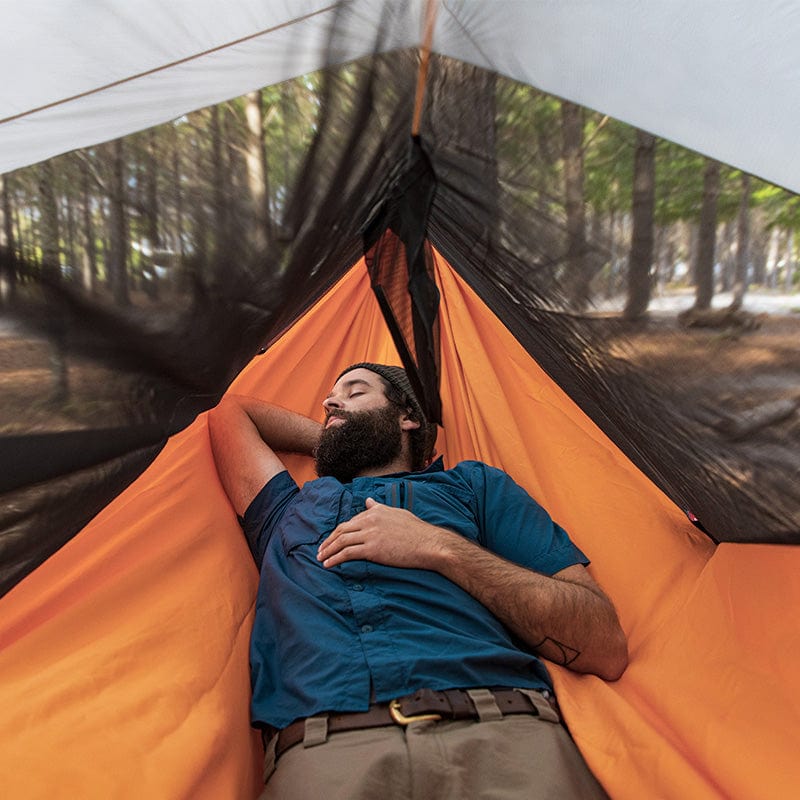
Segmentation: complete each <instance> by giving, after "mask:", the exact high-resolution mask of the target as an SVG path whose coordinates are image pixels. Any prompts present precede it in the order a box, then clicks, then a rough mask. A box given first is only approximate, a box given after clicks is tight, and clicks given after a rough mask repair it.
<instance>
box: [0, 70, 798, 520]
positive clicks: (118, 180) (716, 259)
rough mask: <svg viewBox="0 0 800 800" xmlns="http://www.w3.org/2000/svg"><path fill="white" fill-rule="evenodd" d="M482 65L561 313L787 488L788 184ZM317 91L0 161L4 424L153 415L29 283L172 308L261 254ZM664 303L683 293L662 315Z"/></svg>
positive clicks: (49, 425)
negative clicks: (33, 316) (547, 238)
mask: <svg viewBox="0 0 800 800" xmlns="http://www.w3.org/2000/svg"><path fill="white" fill-rule="evenodd" d="M349 69H350V72H348V69H345V70H344V71H343V72H342V76H343V78H342V79H343V80H345V81H347V80H353V81H355V80H356V78H357V71H358V67H357V66H354V67H351V68H349ZM453 69H457V67H455V66H454V67H453ZM492 80H493V81H494V82H495V107H494V114H495V120H496V123H497V131H498V136H497V141H496V159H497V164H496V165H495V168H496V171H497V176H498V180H499V181H502V182H503V183H504V184H505V185H506V186H507V187H511V190H512V191H513V192H514V193H515V197H517V198H518V199H519V202H520V203H522V204H524V206H525V207H527V208H529V209H530V212H531V214H535V215H541V216H543V217H547V218H548V219H553V220H557V222H558V225H557V226H556V229H557V233H556V234H554V236H555V239H556V241H555V242H554V243H551V246H552V248H555V250H557V251H558V253H559V257H558V258H555V259H553V260H552V262H551V264H550V267H549V275H545V276H544V279H549V280H552V281H554V282H555V283H557V284H558V286H559V291H558V293H557V295H556V296H557V297H558V298H559V301H558V302H557V306H558V308H557V309H556V310H557V311H559V312H560V313H568V314H576V315H582V316H585V317H586V318H587V319H589V320H591V322H592V324H594V325H596V326H598V327H599V328H605V336H606V340H607V342H608V346H609V349H610V351H611V352H612V353H614V355H615V356H617V357H620V358H624V359H626V360H627V361H628V362H630V363H632V364H634V365H636V367H637V368H638V369H640V370H642V371H643V372H644V373H645V374H647V375H648V376H651V377H654V378H656V379H658V380H660V381H662V382H663V383H664V384H665V385H667V386H668V387H669V391H670V393H671V399H672V402H673V403H674V404H675V405H676V406H678V407H681V408H682V409H683V410H684V412H685V413H686V414H687V415H689V416H691V417H693V418H694V419H695V420H696V421H698V422H699V423H700V424H703V425H705V426H706V427H707V428H708V430H709V432H710V435H712V436H716V437H719V438H722V439H728V440H732V441H736V442H737V443H738V444H737V446H738V447H740V448H744V449H745V450H746V449H747V448H748V447H751V446H752V447H753V448H754V452H755V450H757V451H758V453H759V459H760V462H761V463H762V464H764V463H765V458H766V461H767V462H769V469H771V470H772V471H774V473H775V475H776V476H777V477H775V478H774V480H773V483H775V481H777V483H778V484H781V483H782V482H784V481H785V482H786V485H787V486H789V487H790V489H791V490H793V488H794V484H795V483H798V481H797V478H798V476H800V463H798V454H797V449H798V448H797V447H796V443H797V440H798V433H800V422H798V419H797V409H798V407H799V406H800V381H799V380H798V375H800V355H798V347H797V342H798V336H799V335H800V296H798V300H797V303H796V304H794V303H793V302H792V296H793V295H795V294H797V293H798V290H800V263H798V236H797V233H798V231H800V201H798V197H797V196H796V195H794V194H792V193H790V192H788V191H786V190H784V189H782V188H781V187H779V186H775V185H772V184H768V183H766V182H764V181H761V180H759V179H758V178H755V177H753V176H751V175H748V174H746V173H743V172H741V171H739V170H737V169H734V168H732V167H729V166H726V165H724V164H721V163H719V162H717V161H715V160H712V159H709V158H707V157H705V156H703V155H700V154H698V153H695V152H692V151H689V150H687V149H685V148H683V147H681V146H679V145H676V144H674V143H671V142H667V141H664V140H661V139H658V138H657V137H654V136H652V135H651V134H649V133H647V132H645V131H642V130H638V129H635V128H632V127H630V126H628V125H626V124H624V123H622V122H619V121H617V120H614V119H611V118H609V117H607V116H603V115H601V114H598V113H596V112H594V111H592V110H589V109H585V108H581V107H579V106H576V105H574V104H572V103H568V102H565V101H561V100H559V99H558V98H555V97H552V96H549V95H546V94H543V93H541V92H539V91H537V90H536V89H534V88H532V87H530V86H527V85H523V84H517V83H515V82H513V81H510V80H507V79H505V78H501V77H499V76H493V77H492ZM320 91H321V77H320V75H317V74H312V75H308V76H304V77H302V78H298V79H295V80H292V81H288V82H286V83H283V84H280V85H278V86H274V87H270V88H266V89H262V90H259V91H255V92H252V93H250V94H248V95H246V96H243V97H240V98H238V99H235V100H231V101H229V102H226V103H221V104H219V105H216V106H212V107H210V108H206V109H203V110H200V111H196V112H193V113H191V114H188V115H186V116H182V117H180V118H179V119H176V120H174V121H172V122H170V123H167V124H165V125H161V126H159V127H157V128H153V129H150V130H147V131H142V132H140V133H136V134H133V135H130V136H127V137H125V138H123V139H119V140H116V141H113V142H109V143H106V144H102V145H98V146H95V147H91V148H87V149H84V150H80V151H75V152H71V153H67V154H64V155H62V156H59V157H57V158H53V159H51V160H49V161H45V162H43V163H41V164H37V165H34V166H31V167H27V168H24V169H20V170H17V171H15V172H13V173H10V174H6V175H3V176H0V223H1V224H0V249H2V250H3V251H4V252H5V253H6V254H8V256H9V257H7V258H5V259H4V260H3V261H2V271H0V304H1V305H0V308H1V309H2V312H3V313H2V314H0V400H1V401H2V402H0V432H2V433H4V434H8V433H28V432H31V431H39V430H65V429H71V428H82V427H91V426H92V424H93V420H94V419H95V418H96V416H97V414H98V413H100V412H102V413H103V418H104V419H105V420H106V421H108V413H107V412H108V410H109V409H116V411H113V413H114V414H117V416H118V417H119V419H117V420H116V421H117V422H118V423H119V424H125V423H126V421H127V420H128V419H130V418H131V417H132V418H137V419H142V418H143V417H146V416H147V406H148V403H149V402H151V401H152V398H143V397H142V394H141V391H142V389H141V387H139V386H137V387H134V386H132V385H127V384H126V383H125V381H124V378H123V377H121V376H120V374H118V373H116V372H114V371H111V370H107V369H106V368H105V367H104V366H103V364H102V363H100V362H93V361H86V360H81V359H80V358H79V357H75V356H73V355H71V354H69V353H68V352H66V351H65V350H63V349H62V348H60V347H59V345H58V337H55V338H54V337H47V336H41V335H38V334H34V333H31V332H30V331H27V330H25V328H24V327H21V326H19V325H18V324H17V323H16V322H15V319H16V315H15V313H14V312H15V310H16V309H19V308H24V306H25V305H26V303H28V302H29V301H31V300H32V299H33V298H34V296H35V295H36V294H37V293H39V292H41V291H42V286H43V285H61V286H64V287H68V288H69V289H70V290H74V291H75V292H76V293H81V294H83V295H85V296H88V297H91V298H93V300H94V301H96V302H98V303H101V304H103V303H104V304H107V305H109V306H113V307H115V308H131V309H144V310H148V311H159V312H161V313H162V314H163V315H165V317H168V316H169V315H171V314H172V315H174V314H175V313H176V310H177V309H179V308H181V306H182V304H184V302H185V299H186V298H187V297H188V296H190V295H191V292H192V287H193V286H196V285H198V284H199V283H201V284H203V285H207V286H212V287H213V286H215V285H216V286H222V285H224V284H225V281H226V280H227V275H226V270H225V265H226V264H229V263H230V258H231V257H235V254H236V253H237V252H238V251H239V250H240V249H241V244H242V241H243V240H247V242H248V246H249V247H251V248H255V249H256V250H258V249H261V250H269V248H270V244H271V243H273V242H276V241H279V240H280V239H281V237H282V236H283V235H284V230H283V225H284V213H285V211H286V209H287V207H288V203H289V201H290V197H289V190H290V187H292V186H293V185H294V183H295V180H296V176H297V172H298V170H299V169H300V168H301V166H302V162H303V158H304V154H305V153H306V151H307V149H308V147H309V144H310V143H311V141H312V140H313V137H314V133H315V129H316V122H317V115H318V114H319V109H320ZM545 272H546V271H545ZM754 291H757V292H758V293H759V295H760V296H762V297H763V296H764V295H765V294H769V295H776V296H777V295H780V296H781V297H782V302H783V305H782V312H781V313H779V314H773V315H764V314H754V313H751V312H749V311H748V310H747V298H748V292H750V293H751V294H752V293H753V292H754ZM664 298H677V302H676V303H671V304H670V303H667V304H666V308H668V309H669V310H668V311H667V312H657V311H655V310H654V309H655V307H656V301H657V300H663V299H664ZM715 298H716V302H715ZM721 298H724V303H723V304H720V299H721ZM659 307H660V306H659ZM679 310H682V313H681V314H678V313H677V312H678V311H679ZM121 396H122V397H125V402H123V403H120V402H119V399H120V397H121ZM765 437H766V438H765ZM765 454H766V455H765ZM759 469H760V468H759ZM781 475H782V476H783V477H780V476H781ZM748 477H752V476H743V480H747V479H748ZM778 488H780V486H779V487H778ZM798 516H799V517H800V512H798ZM799 524H800V523H799Z"/></svg>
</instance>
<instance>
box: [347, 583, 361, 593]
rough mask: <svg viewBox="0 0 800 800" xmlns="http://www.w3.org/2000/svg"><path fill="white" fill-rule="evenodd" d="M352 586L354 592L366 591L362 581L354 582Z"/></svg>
mask: <svg viewBox="0 0 800 800" xmlns="http://www.w3.org/2000/svg"><path fill="white" fill-rule="evenodd" d="M350 588H351V589H352V590H353V591H354V592H363V591H364V587H363V586H362V585H361V584H360V583H354V584H353V585H352V586H351V587H350Z"/></svg>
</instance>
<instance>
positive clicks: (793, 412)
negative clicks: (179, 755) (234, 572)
mask: <svg viewBox="0 0 800 800" xmlns="http://www.w3.org/2000/svg"><path fill="white" fill-rule="evenodd" d="M798 304H799V305H800V299H798ZM602 316H603V317H605V318H606V319H608V318H609V317H613V316H615V315H613V314H603V315H602ZM612 353H613V354H614V355H618V356H621V357H623V358H625V359H626V360H628V361H630V362H632V363H633V364H635V365H636V366H637V367H638V368H640V369H641V370H642V371H643V372H644V373H645V374H646V375H648V376H653V377H655V378H657V379H658V380H659V381H660V382H661V384H664V385H666V386H667V387H668V389H669V393H670V400H671V401H673V402H674V403H676V404H678V405H679V406H680V407H681V411H682V413H684V414H686V415H688V416H691V417H693V418H694V419H695V420H698V421H700V422H701V423H702V424H704V425H705V426H707V427H708V428H709V429H710V430H711V431H712V435H714V436H717V437H719V438H720V439H721V440H722V441H725V440H730V441H731V442H733V443H734V444H735V446H736V447H737V448H738V449H740V450H741V451H742V452H744V453H747V452H748V451H749V450H752V449H753V448H756V449H758V450H759V452H760V454H761V455H762V456H763V455H764V454H765V453H766V454H767V455H768V458H769V459H771V460H772V461H774V462H775V464H777V465H783V467H782V468H783V469H785V471H786V477H787V480H790V481H793V482H794V484H796V485H798V486H800V311H795V310H794V309H792V310H790V311H784V313H770V314H763V315H760V316H759V326H758V327H757V328H756V329H753V330H738V329H727V330H715V329H693V328H690V329H684V328H682V327H681V326H680V325H679V324H678V321H677V315H676V313H675V310H674V308H673V309H669V310H663V311H659V310H656V311H655V312H653V313H651V316H650V318H649V319H648V321H647V322H646V323H644V324H640V325H636V326H631V327H627V328H626V330H625V332H624V336H622V337H620V338H619V339H614V340H613V343H612ZM54 365H57V360H56V361H54V353H53V350H52V347H51V346H50V344H49V343H48V342H46V341H44V340H41V339H33V338H29V337H24V336H22V335H21V334H20V332H19V331H17V330H15V329H14V328H13V327H12V326H10V325H9V324H8V323H7V322H6V323H4V321H3V318H2V317H0V435H2V434H9V433H23V432H24V433H28V432H33V431H54V430H69V429H76V428H84V427H110V426H114V425H119V424H124V423H125V422H126V421H127V420H129V419H130V418H131V416H134V417H135V408H132V406H134V405H135V403H136V400H135V394H134V391H135V389H134V387H133V386H132V385H131V383H130V381H129V380H127V379H125V378H121V377H119V376H117V375H116V374H115V373H114V372H113V371H112V370H110V369H108V368H106V367H104V366H102V365H97V364H81V363H79V362H75V361H73V360H70V361H69V364H68V386H69V392H68V395H67V397H66V399H65V400H62V401H60V402H57V403H54V402H53V401H52V399H51V398H52V395H53V386H54V375H55V374H57V370H56V369H55V367H54ZM748 428H752V430H748Z"/></svg>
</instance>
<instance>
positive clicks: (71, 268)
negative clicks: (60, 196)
mask: <svg viewBox="0 0 800 800" xmlns="http://www.w3.org/2000/svg"><path fill="white" fill-rule="evenodd" d="M64 206H65V208H64V215H65V216H66V218H67V236H66V242H65V246H66V256H67V266H68V272H67V276H68V277H69V279H70V280H73V281H77V280H78V268H77V265H76V261H77V259H76V255H75V253H76V251H75V228H76V224H75V203H74V201H73V198H72V197H71V196H70V195H67V196H66V197H65V198H64Z"/></svg>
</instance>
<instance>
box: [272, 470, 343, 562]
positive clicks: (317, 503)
mask: <svg viewBox="0 0 800 800" xmlns="http://www.w3.org/2000/svg"><path fill="white" fill-rule="evenodd" d="M349 505H350V493H349V492H347V491H345V489H344V488H343V487H342V485H341V484H340V483H339V482H338V481H337V480H335V479H334V478H319V479H318V480H315V481H312V482H311V483H307V484H306V485H305V486H304V487H303V488H302V489H301V490H300V492H299V494H298V495H297V497H296V498H295V500H294V502H293V503H292V505H291V507H290V508H289V509H288V510H287V511H286V513H285V514H284V516H283V520H282V521H281V543H282V545H283V551H284V553H285V554H286V555H292V554H293V553H294V552H295V551H296V550H298V548H301V547H303V546H307V545H313V546H314V547H316V546H318V545H319V543H320V542H321V541H322V540H323V539H324V538H325V537H326V536H327V535H328V534H329V533H330V532H331V531H332V530H333V529H334V528H335V527H336V526H337V525H338V524H339V521H340V520H341V519H342V518H343V516H344V514H343V509H345V508H348V507H349Z"/></svg>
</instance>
